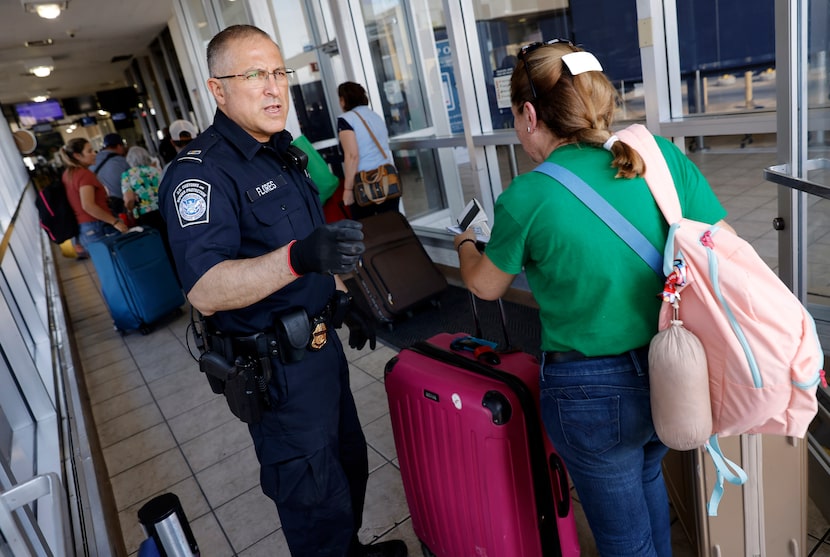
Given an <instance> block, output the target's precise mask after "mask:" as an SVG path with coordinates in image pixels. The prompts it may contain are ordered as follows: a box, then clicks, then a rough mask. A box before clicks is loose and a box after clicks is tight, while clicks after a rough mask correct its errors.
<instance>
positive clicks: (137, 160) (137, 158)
mask: <svg viewBox="0 0 830 557" xmlns="http://www.w3.org/2000/svg"><path fill="white" fill-rule="evenodd" d="M125 158H126V159H127V164H129V165H130V166H150V165H151V164H153V157H151V156H150V152H149V151H147V149H145V148H144V147H139V146H138V145H134V146H132V147H130V150H129V151H127V156H126V157H125Z"/></svg>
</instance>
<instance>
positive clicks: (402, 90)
mask: <svg viewBox="0 0 830 557" xmlns="http://www.w3.org/2000/svg"><path fill="white" fill-rule="evenodd" d="M403 4H404V3H403V2H402V1H400V0H386V1H383V2H363V3H362V6H361V7H362V10H363V18H364V23H365V24H366V35H367V38H368V41H369V47H370V51H371V56H372V62H373V65H374V68H375V78H376V79H377V82H378V88H379V89H380V96H381V103H382V104H383V106H382V107H381V108H382V113H383V115H384V117H385V119H386V126H387V128H388V129H389V135H390V137H394V136H396V135H400V134H404V133H407V132H411V131H416V130H422V129H425V128H428V127H429V126H430V125H431V124H430V121H429V118H428V116H427V109H426V104H427V103H426V102H425V98H424V94H423V90H422V89H421V79H420V76H421V75H422V74H421V68H420V67H419V65H418V61H419V60H420V57H419V56H417V55H416V53H415V52H413V47H412V44H413V43H412V41H411V38H410V33H409V29H410V25H409V21H408V19H407V12H406V10H405V9H404V6H403Z"/></svg>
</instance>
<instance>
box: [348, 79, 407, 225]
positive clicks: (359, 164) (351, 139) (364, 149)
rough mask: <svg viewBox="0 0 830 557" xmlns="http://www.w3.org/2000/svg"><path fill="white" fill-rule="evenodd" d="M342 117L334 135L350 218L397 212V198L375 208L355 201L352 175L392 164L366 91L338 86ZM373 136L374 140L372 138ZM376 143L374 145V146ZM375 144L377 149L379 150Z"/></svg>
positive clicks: (383, 132) (385, 135)
mask: <svg viewBox="0 0 830 557" xmlns="http://www.w3.org/2000/svg"><path fill="white" fill-rule="evenodd" d="M337 95H338V96H339V97H340V108H341V109H343V114H341V115H340V116H339V117H338V118H337V135H338V137H339V139H340V148H341V150H342V151H343V174H344V177H343V204H344V205H345V206H347V207H349V210H350V211H351V215H352V218H354V219H357V220H360V219H362V218H366V217H369V216H372V215H376V214H378V213H385V212H386V211H397V210H398V206H399V202H400V199H399V198H395V199H388V200H386V201H384V202H383V203H379V204H377V205H375V204H372V205H369V206H367V207H361V206H360V205H358V204H357V203H356V202H355V193H354V183H355V176H356V175H357V173H358V172H360V171H361V170H374V169H375V168H377V167H379V166H381V165H382V164H394V160H393V159H392V150H391V149H389V132H388V131H387V129H386V123H385V122H384V121H383V118H382V117H381V116H380V115H379V114H378V113H376V112H375V111H373V110H372V109H371V108H369V96H368V95H367V94H366V89H364V88H363V86H362V85H360V84H358V83H354V82H351V81H347V82H345V83H341V84H340V85H339V86H338V87H337ZM373 135H374V138H373ZM375 140H377V143H375ZM378 143H379V144H380V147H381V148H382V149H381V148H378Z"/></svg>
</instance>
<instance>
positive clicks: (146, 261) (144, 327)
mask: <svg viewBox="0 0 830 557" xmlns="http://www.w3.org/2000/svg"><path fill="white" fill-rule="evenodd" d="M89 256H90V257H91V258H92V263H93V265H95V271H96V272H97V273H98V279H99V280H100V282H101V291H102V293H103V295H104V300H105V301H106V303H107V307H108V308H109V311H110V315H111V316H112V319H113V321H114V322H115V327H116V329H118V330H119V331H120V332H121V333H124V332H126V331H130V330H139V331H141V333H142V334H147V333H149V332H150V331H151V330H152V324H153V323H155V322H156V321H158V320H159V319H161V318H162V317H164V316H166V315H169V314H172V313H173V312H174V311H176V310H178V309H179V308H180V307H181V306H182V305H183V304H184V295H183V294H182V290H181V288H180V287H179V283H178V281H177V279H176V275H175V274H174V272H173V267H172V266H171V264H170V261H169V259H168V258H167V254H166V252H165V251H164V245H163V244H162V241H161V235H160V234H159V232H158V231H157V230H153V229H152V228H144V230H143V231H134V232H128V233H126V234H121V235H118V236H110V237H109V238H105V239H103V240H101V241H100V242H94V243H92V244H90V246H89Z"/></svg>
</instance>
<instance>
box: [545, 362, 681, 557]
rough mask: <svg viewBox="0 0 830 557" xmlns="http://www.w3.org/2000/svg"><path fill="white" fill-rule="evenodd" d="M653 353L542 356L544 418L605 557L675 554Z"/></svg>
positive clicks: (601, 553) (665, 555)
mask: <svg viewBox="0 0 830 557" xmlns="http://www.w3.org/2000/svg"><path fill="white" fill-rule="evenodd" d="M647 354H648V352H647V349H640V350H637V351H631V352H629V353H626V354H623V355H620V356H610V357H602V358H589V359H583V360H577V361H573V362H566V363H547V362H545V360H544V359H543V360H542V376H541V382H540V386H541V405H542V419H543V421H544V422H545V427H546V429H547V432H548V435H550V438H551V440H552V441H553V445H554V447H556V450H557V452H558V453H559V455H560V456H561V457H562V459H563V460H564V461H565V465H566V467H567V469H568V473H569V474H570V476H571V480H572V481H573V484H574V487H575V488H576V491H577V494H578V496H579V499H580V501H581V503H582V506H583V508H584V510H585V515H586V516H587V518H588V524H589V525H590V526H591V531H592V532H593V534H594V539H595V541H596V545H597V549H598V550H599V554H600V555H602V556H603V557H623V556H626V557H634V556H637V557H654V556H659V557H668V556H670V555H671V526H670V523H669V502H668V495H667V493H666V485H665V482H664V481H663V472H662V467H661V462H662V460H663V457H664V456H665V455H666V453H667V452H668V449H667V448H666V446H665V445H663V444H662V443H661V442H660V440H659V439H658V438H657V434H656V433H655V431H654V424H653V423H652V420H651V404H650V401H649V386H648V356H647Z"/></svg>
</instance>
